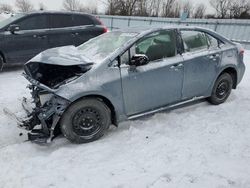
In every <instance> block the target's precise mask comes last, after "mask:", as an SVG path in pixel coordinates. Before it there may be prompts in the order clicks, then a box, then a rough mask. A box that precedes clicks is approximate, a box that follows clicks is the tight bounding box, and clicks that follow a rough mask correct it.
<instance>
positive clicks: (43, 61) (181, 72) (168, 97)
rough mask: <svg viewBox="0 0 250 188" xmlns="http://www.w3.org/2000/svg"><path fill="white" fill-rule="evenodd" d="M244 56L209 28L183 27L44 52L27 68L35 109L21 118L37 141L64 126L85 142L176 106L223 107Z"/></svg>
mask: <svg viewBox="0 0 250 188" xmlns="http://www.w3.org/2000/svg"><path fill="white" fill-rule="evenodd" d="M243 53H244V50H243V49H242V48H241V47H240V45H238V44H235V43H233V42H231V41H229V40H228V39H226V38H224V37H223V36H221V35H219V34H217V33H215V32H213V31H211V30H207V29H204V28H196V27H182V26H178V27H172V26H171V27H170V26H167V27H160V28H153V29H152V28H150V29H145V28H143V29H138V28H130V29H123V30H119V31H113V32H109V33H106V34H103V35H101V36H98V37H96V38H94V39H91V40H89V41H88V42H86V43H84V44H83V45H80V46H79V47H74V46H71V47H62V48H56V49H51V50H46V51H44V52H42V53H41V54H39V55H38V56H36V57H34V58H33V59H31V60H30V61H29V62H28V63H27V64H26V65H25V73H24V76H25V77H26V78H27V79H28V80H29V81H30V83H31V86H30V87H29V88H30V89H31V90H32V97H33V99H34V101H35V106H36V107H35V108H34V110H33V112H31V113H29V114H28V118H27V120H26V121H23V122H21V123H20V121H19V123H20V125H21V126H22V127H25V128H27V129H28V130H33V131H32V132H31V133H30V134H29V139H30V140H33V141H36V142H46V141H48V140H51V139H52V138H53V136H54V130H55V129H56V128H58V127H59V128H60V129H61V132H62V133H63V135H64V136H65V137H66V138H68V139H69V140H70V141H72V142H75V143H85V142H90V141H94V140H96V139H98V138H100V137H101V136H102V135H103V134H104V133H105V132H106V131H107V129H108V128H109V126H110V125H111V124H114V125H118V123H119V122H121V121H125V120H130V119H134V118H138V117H140V116H143V115H148V114H152V113H156V112H158V111H161V110H165V109H167V108H170V107H172V106H176V105H178V104H183V103H186V102H190V101H193V100H196V99H201V98H207V99H208V101H209V102H210V103H212V104H215V105H218V104H221V103H223V102H225V101H226V99H227V98H228V96H229V95H230V93H231V90H232V89H236V87H237V85H238V84H239V83H240V81H241V80H242V77H243V74H244V72H245V65H244V63H243ZM40 124H41V125H42V129H40V130H35V129H34V127H36V125H40Z"/></svg>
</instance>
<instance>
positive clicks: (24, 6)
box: [16, 0, 34, 12]
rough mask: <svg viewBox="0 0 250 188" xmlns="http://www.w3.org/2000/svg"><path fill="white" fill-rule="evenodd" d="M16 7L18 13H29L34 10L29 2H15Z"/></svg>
mask: <svg viewBox="0 0 250 188" xmlns="http://www.w3.org/2000/svg"><path fill="white" fill-rule="evenodd" d="M16 7H17V8H18V10H19V11H20V12H29V11H32V10H34V6H33V5H32V4H31V3H30V1H29V0H16Z"/></svg>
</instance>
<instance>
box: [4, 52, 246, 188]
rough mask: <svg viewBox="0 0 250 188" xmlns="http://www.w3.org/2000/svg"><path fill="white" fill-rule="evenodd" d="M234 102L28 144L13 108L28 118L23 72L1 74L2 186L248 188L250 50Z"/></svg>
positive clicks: (189, 108) (201, 105)
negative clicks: (92, 137)
mask: <svg viewBox="0 0 250 188" xmlns="http://www.w3.org/2000/svg"><path fill="white" fill-rule="evenodd" d="M245 63H246V66H247V70H246V73H245V76H244V79H243V81H242V82H241V84H240V85H239V86H238V89H237V90H234V91H233V92H232V94H231V96H230V98H229V99H228V101H227V102H226V103H224V104H222V105H219V106H213V105H210V104H208V103H207V102H206V101H203V102H196V103H195V104H192V105H189V106H186V107H182V108H177V109H175V110H172V111H169V112H163V113H158V114H156V115H154V116H151V117H148V118H143V119H140V120H136V121H128V122H124V123H121V124H120V125H119V127H118V128H115V127H112V128H111V129H110V130H109V132H108V133H107V135H106V136H104V137H103V138H102V139H100V140H98V141H96V142H93V143H89V144H83V145H74V144H71V143H70V142H69V141H67V140H66V139H65V138H63V137H60V138H57V139H55V140H54V142H53V143H51V144H50V145H48V146H39V145H36V144H32V143H30V142H24V141H25V140H26V135H23V136H19V133H20V132H23V133H25V131H21V130H19V129H18V128H16V125H15V122H14V121H13V120H11V119H9V118H7V117H5V116H4V115H3V112H2V109H3V108H4V107H8V108H10V109H11V110H13V111H14V112H16V113H17V114H18V115H19V116H22V115H24V114H23V111H22V108H21V105H20V102H21V100H22V97H23V96H29V92H28V90H27V89H26V88H25V86H26V84H27V82H26V81H25V79H24V78H22V76H21V72H22V71H21V70H15V71H12V72H4V73H1V74H0V133H1V136H0V187H1V188H16V187H18V188H22V187H24V188H33V187H36V188H47V187H65V188H71V187H102V188H103V187H115V188H122V187H136V188H140V187H142V188H144V187H152V188H154V187H171V188H172V187H185V188H186V187H197V188H201V187H202V188H213V187H220V188H225V187H230V188H231V187H232V188H247V187H250V136H249V135H250V126H249V125H250V124H249V122H250V105H249V104H250V95H249V94H250V84H249V83H250V70H249V63H250V51H247V52H246V54H245Z"/></svg>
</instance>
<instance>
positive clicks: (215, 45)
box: [207, 34, 219, 49]
mask: <svg viewBox="0 0 250 188" xmlns="http://www.w3.org/2000/svg"><path fill="white" fill-rule="evenodd" d="M207 40H208V46H209V48H210V49H215V48H218V47H219V41H218V40H217V39H216V38H214V37H212V36H211V35H209V34H207Z"/></svg>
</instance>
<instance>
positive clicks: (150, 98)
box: [121, 30, 184, 116]
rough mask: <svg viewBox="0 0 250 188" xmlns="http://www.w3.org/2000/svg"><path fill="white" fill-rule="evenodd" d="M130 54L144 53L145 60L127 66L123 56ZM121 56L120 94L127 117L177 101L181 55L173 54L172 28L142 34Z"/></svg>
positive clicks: (179, 85)
mask: <svg viewBox="0 0 250 188" xmlns="http://www.w3.org/2000/svg"><path fill="white" fill-rule="evenodd" d="M129 54H130V55H129ZM134 54H145V55H147V56H148V58H149V60H150V61H149V63H148V64H146V65H143V66H138V67H131V66H129V65H128V64H126V59H128V58H127V57H129V56H130V57H129V58H131V56H133V55H134ZM121 59H122V61H121V62H122V64H121V77H122V86H123V97H124V104H125V110H126V113H127V115H128V116H130V115H135V114H138V113H142V112H146V111H149V110H153V109H156V108H159V107H162V106H165V105H167V104H171V103H174V102H177V101H179V100H181V97H182V94H181V91H182V82H183V72H184V69H183V64H182V63H183V58H182V57H181V56H180V55H178V54H177V53H176V35H175V31H174V30H167V31H161V32H156V33H152V34H150V35H148V36H145V37H144V38H143V39H142V40H140V41H138V42H137V43H136V44H135V45H134V46H133V47H132V48H131V49H130V51H128V52H126V53H125V54H123V56H121Z"/></svg>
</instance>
